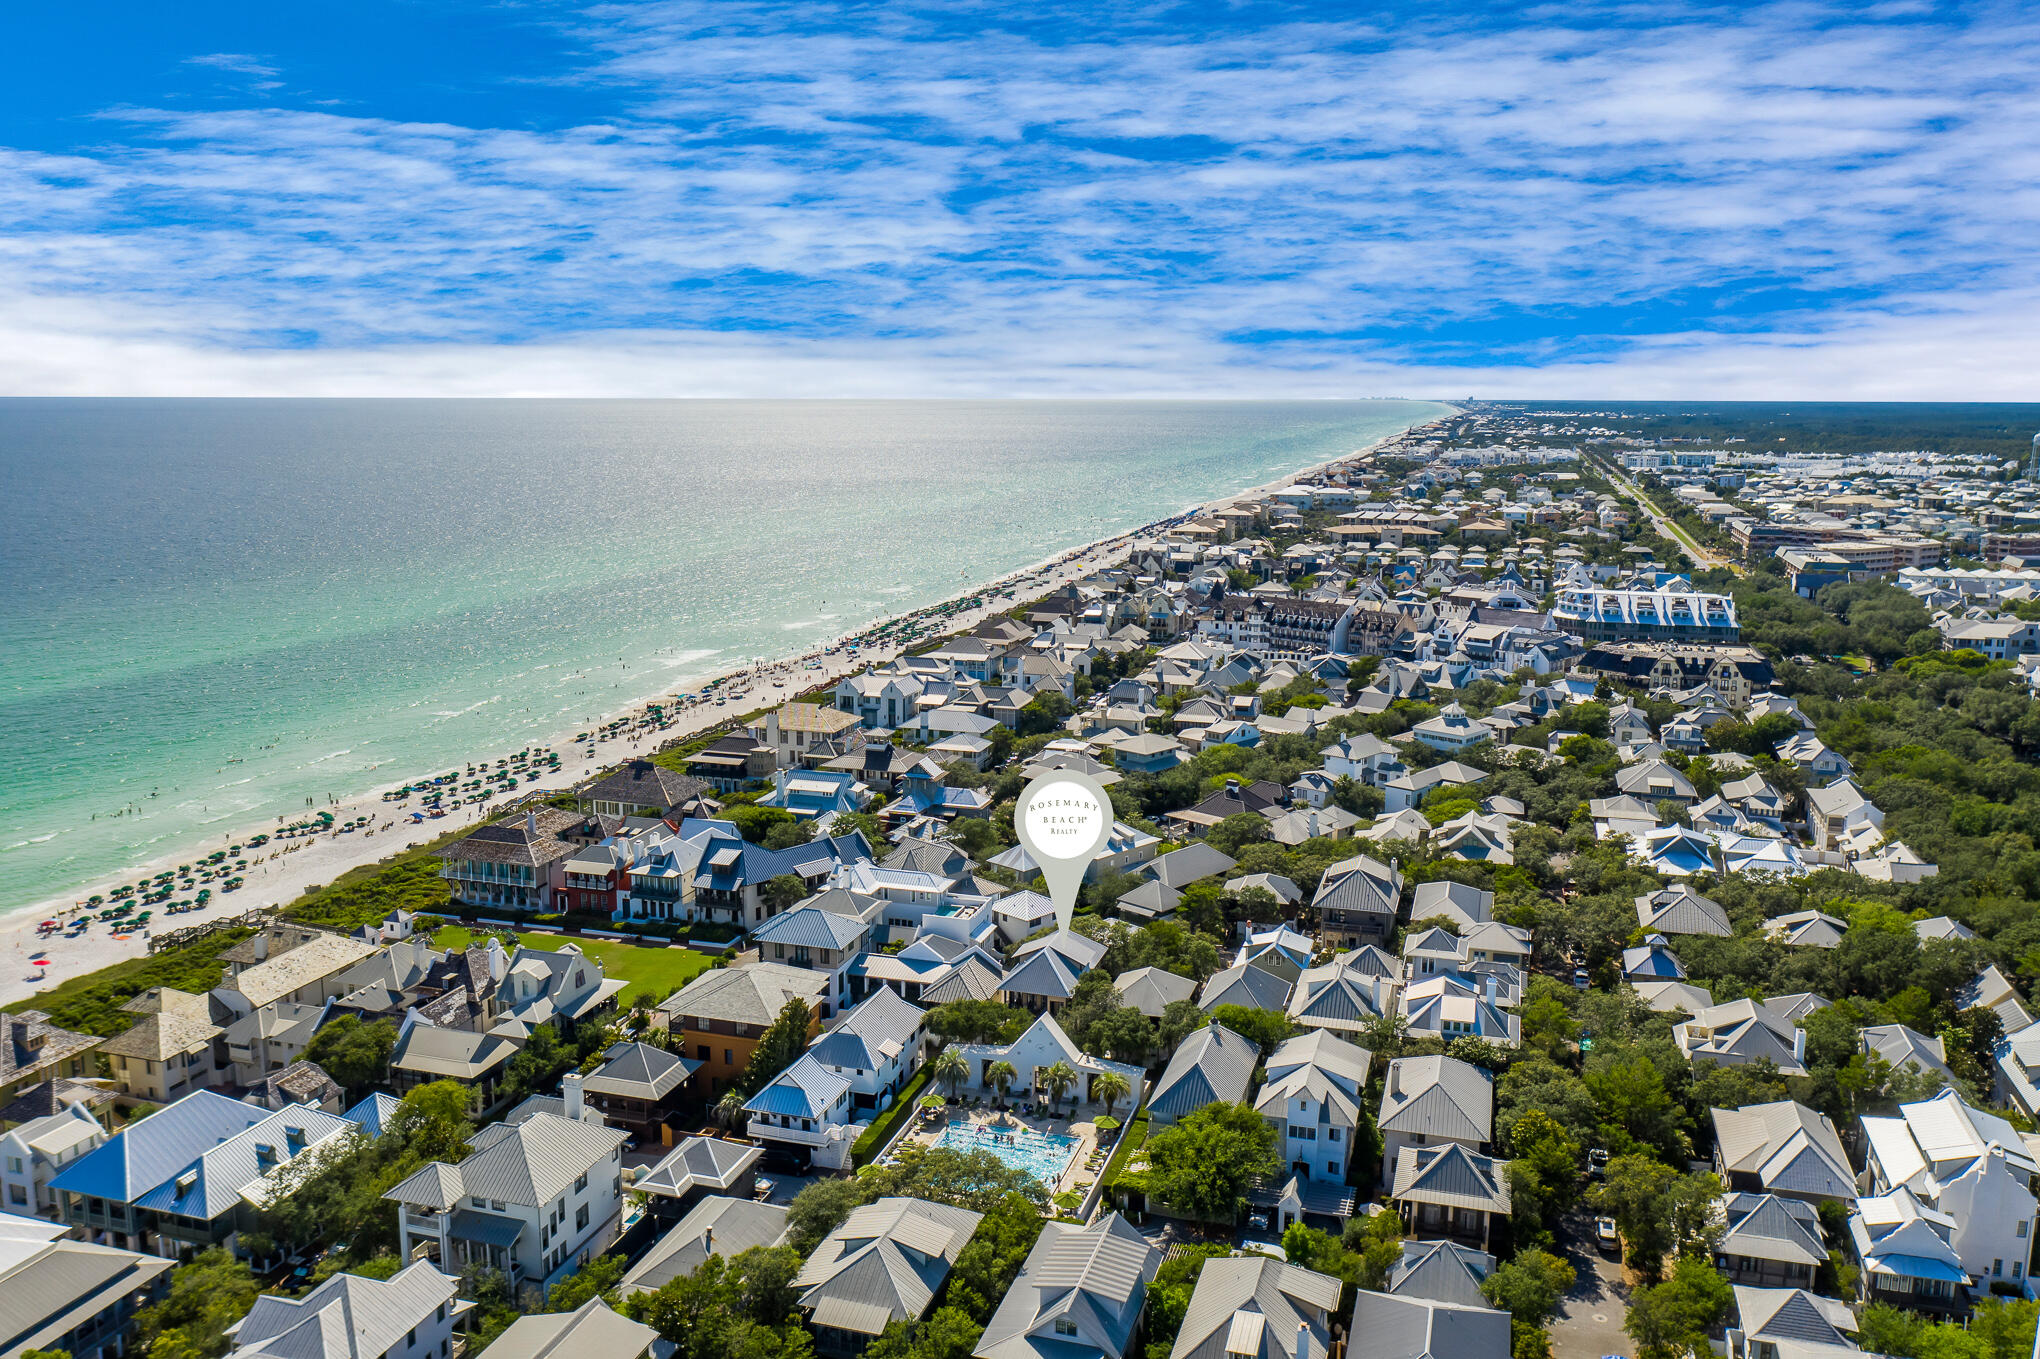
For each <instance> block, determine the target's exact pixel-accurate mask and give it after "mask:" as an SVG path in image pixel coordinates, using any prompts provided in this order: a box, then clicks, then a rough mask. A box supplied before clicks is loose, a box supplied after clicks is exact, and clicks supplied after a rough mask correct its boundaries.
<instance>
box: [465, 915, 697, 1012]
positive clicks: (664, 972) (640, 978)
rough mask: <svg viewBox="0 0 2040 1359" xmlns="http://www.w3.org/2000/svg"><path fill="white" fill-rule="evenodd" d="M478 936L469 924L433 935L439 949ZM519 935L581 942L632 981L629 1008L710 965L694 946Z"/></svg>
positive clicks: (548, 943) (623, 998)
mask: <svg viewBox="0 0 2040 1359" xmlns="http://www.w3.org/2000/svg"><path fill="white" fill-rule="evenodd" d="M474 937H475V932H474V931H473V930H470V929H468V928H467V927H466V926H465V925H448V926H446V927H445V928H444V929H442V930H440V931H439V932H438V933H437V934H434V935H433V936H432V942H433V944H434V945H436V946H437V947H439V948H464V947H466V946H467V945H468V944H469V943H471V942H472V941H473V940H474ZM517 937H518V939H519V940H521V941H522V942H523V943H525V944H528V945H529V946H530V947H532V948H540V949H546V950H553V949H557V948H558V947H559V946H560V945H561V944H564V943H572V944H577V945H579V946H580V949H581V951H582V952H583V953H585V954H587V955H588V956H589V957H591V958H599V959H601V961H602V970H603V972H604V973H605V974H607V975H608V976H611V977H620V978H622V979H623V980H624V981H627V982H629V983H630V985H629V986H626V987H625V988H624V989H623V993H622V994H621V995H619V996H618V997H617V998H616V1002H617V1004H618V1005H620V1006H621V1007H623V1008H624V1009H626V1010H627V1009H629V1008H630V1006H631V1002H632V1001H633V1000H634V999H635V998H636V997H637V995H638V993H640V992H643V993H644V994H645V995H647V996H649V997H650V998H651V999H652V1000H653V1001H654V1002H657V1001H660V1000H663V999H665V998H666V996H667V995H669V994H671V993H672V992H674V991H677V990H679V989H680V988H681V987H683V986H685V985H686V984H687V983H688V982H690V981H692V980H693V979H694V978H695V977H696V976H698V975H700V974H701V973H703V972H706V971H707V970H708V966H709V957H708V955H707V954H706V953H697V952H695V951H694V950H693V949H691V948H642V947H640V946H638V945H636V944H624V943H619V942H617V941H616V940H614V939H587V938H582V937H580V936H577V935H564V934H540V933H529V934H520V935H518V936H517Z"/></svg>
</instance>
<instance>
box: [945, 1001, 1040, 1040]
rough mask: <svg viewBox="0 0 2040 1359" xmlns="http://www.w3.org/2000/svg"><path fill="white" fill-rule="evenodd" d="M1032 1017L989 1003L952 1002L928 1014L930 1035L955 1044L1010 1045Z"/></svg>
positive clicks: (994, 1002)
mask: <svg viewBox="0 0 2040 1359" xmlns="http://www.w3.org/2000/svg"><path fill="white" fill-rule="evenodd" d="M1032 1022H1033V1017H1032V1016H1031V1015H1029V1014H1028V1013H1027V1012H1026V1011H1025V1010H1019V1009H1015V1008H1014V1007H1013V1006H1010V1005H1001V1004H999V1003H998V1002H997V1001H990V1000H952V1001H950V1002H948V1003H947V1004H944V1005H937V1006H936V1007H935V1008H934V1009H932V1010H930V1011H928V1032H929V1033H932V1034H934V1035H935V1036H936V1037H937V1038H941V1039H945V1040H947V1041H949V1042H952V1043H1003V1042H1011V1041H1012V1040H1013V1039H1015V1038H1018V1037H1019V1036H1020V1035H1021V1034H1022V1033H1023V1032H1025V1031H1026V1028H1027V1026H1028V1024H1030V1023H1032Z"/></svg>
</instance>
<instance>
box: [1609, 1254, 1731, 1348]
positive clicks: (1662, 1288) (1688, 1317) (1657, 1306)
mask: <svg viewBox="0 0 2040 1359" xmlns="http://www.w3.org/2000/svg"><path fill="white" fill-rule="evenodd" d="M1733 1301H1734V1295H1733V1293H1732V1292H1731V1290H1730V1288H1729V1286H1728V1280H1727V1279H1724V1278H1723V1277H1722V1276H1721V1274H1720V1273H1719V1272H1718V1271H1717V1270H1716V1269H1715V1268H1714V1266H1713V1265H1711V1264H1709V1263H1708V1262H1707V1261H1706V1260H1703V1259H1701V1258H1700V1257H1698V1256H1695V1255H1682V1256H1680V1257H1679V1263H1678V1264H1677V1265H1676V1266H1675V1267H1674V1268H1673V1270H1672V1275H1671V1277H1670V1278H1669V1279H1666V1280H1665V1281H1664V1282H1663V1283H1659V1284H1645V1285H1643V1286H1641V1287H1639V1288H1637V1289H1636V1290H1635V1291H1634V1292H1633V1293H1631V1294H1630V1297H1629V1315H1628V1317H1627V1319H1625V1320H1624V1322H1623V1324H1622V1329H1623V1330H1624V1331H1625V1332H1627V1333H1628V1335H1629V1338H1630V1339H1631V1340H1634V1341H1635V1342H1636V1347H1637V1359H1685V1356H1688V1355H1696V1354H1697V1355H1704V1354H1706V1353H1707V1352H1708V1334H1709V1332H1711V1331H1712V1330H1713V1329H1714V1327H1715V1326H1716V1325H1717V1324H1719V1323H1720V1321H1721V1318H1722V1317H1724V1316H1726V1315H1727V1314H1728V1308H1729V1304H1730V1303H1731V1302H1733Z"/></svg>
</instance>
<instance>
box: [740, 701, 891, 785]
mask: <svg viewBox="0 0 2040 1359" xmlns="http://www.w3.org/2000/svg"><path fill="white" fill-rule="evenodd" d="M745 731H746V734H747V735H749V736H750V738H751V739H752V740H753V741H755V742H756V743H757V744H759V745H761V746H764V747H766V748H767V749H768V750H770V751H771V752H772V759H773V763H774V764H775V765H777V766H778V767H779V768H781V769H794V768H798V767H800V766H802V765H805V764H806V763H807V762H808V761H807V758H806V757H807V756H808V754H809V753H810V752H811V751H817V750H819V749H822V748H826V749H828V750H830V751H831V752H832V754H831V758H834V756H836V755H841V754H844V753H846V752H848V751H854V750H858V749H861V748H862V747H863V745H864V726H863V724H862V723H861V722H860V721H859V720H858V718H857V715H856V714H854V713H848V712H844V711H843V710H842V709H841V708H834V707H827V706H824V705H823V704H820V703H787V704H782V705H781V706H780V707H777V708H774V709H773V710H772V711H771V712H769V713H766V714H765V715H764V716H763V717H761V718H758V719H756V720H755V721H753V722H752V723H751V724H750V726H749V727H747V728H746V729H745Z"/></svg>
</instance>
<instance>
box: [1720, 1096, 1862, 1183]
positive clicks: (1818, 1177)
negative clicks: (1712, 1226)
mask: <svg viewBox="0 0 2040 1359" xmlns="http://www.w3.org/2000/svg"><path fill="white" fill-rule="evenodd" d="M1713 1117H1714V1138H1715V1145H1716V1147H1717V1148H1718V1149H1719V1152H1720V1155H1721V1163H1722V1165H1723V1166H1724V1167H1725V1168H1726V1169H1727V1170H1728V1171H1729V1172H1730V1173H1731V1174H1748V1175H1754V1176H1756V1178H1757V1180H1758V1182H1759V1183H1760V1184H1762V1185H1763V1186H1764V1188H1765V1189H1767V1190H1770V1191H1771V1192H1773V1193H1785V1194H1792V1195H1795V1196H1798V1197H1801V1198H1832V1199H1846V1198H1853V1197H1854V1196H1855V1192H1856V1188H1855V1171H1854V1170H1853V1169H1852V1168H1851V1167H1850V1165H1849V1157H1848V1153H1846V1152H1845V1151H1843V1150H1842V1139H1841V1136H1840V1135H1839V1134H1838V1133H1836V1131H1835V1125H1834V1124H1832V1123H1830V1122H1829V1121H1828V1119H1827V1115H1825V1114H1821V1113H1816V1112H1815V1111H1814V1110H1812V1109H1809V1108H1807V1107H1806V1106H1805V1105H1803V1104H1799V1103H1796V1102H1794V1101H1792V1100H1778V1101H1776V1102H1775V1103H1771V1104H1751V1105H1746V1106H1744V1107H1743V1108H1741V1109H1716V1110H1714V1113H1713Z"/></svg>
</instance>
